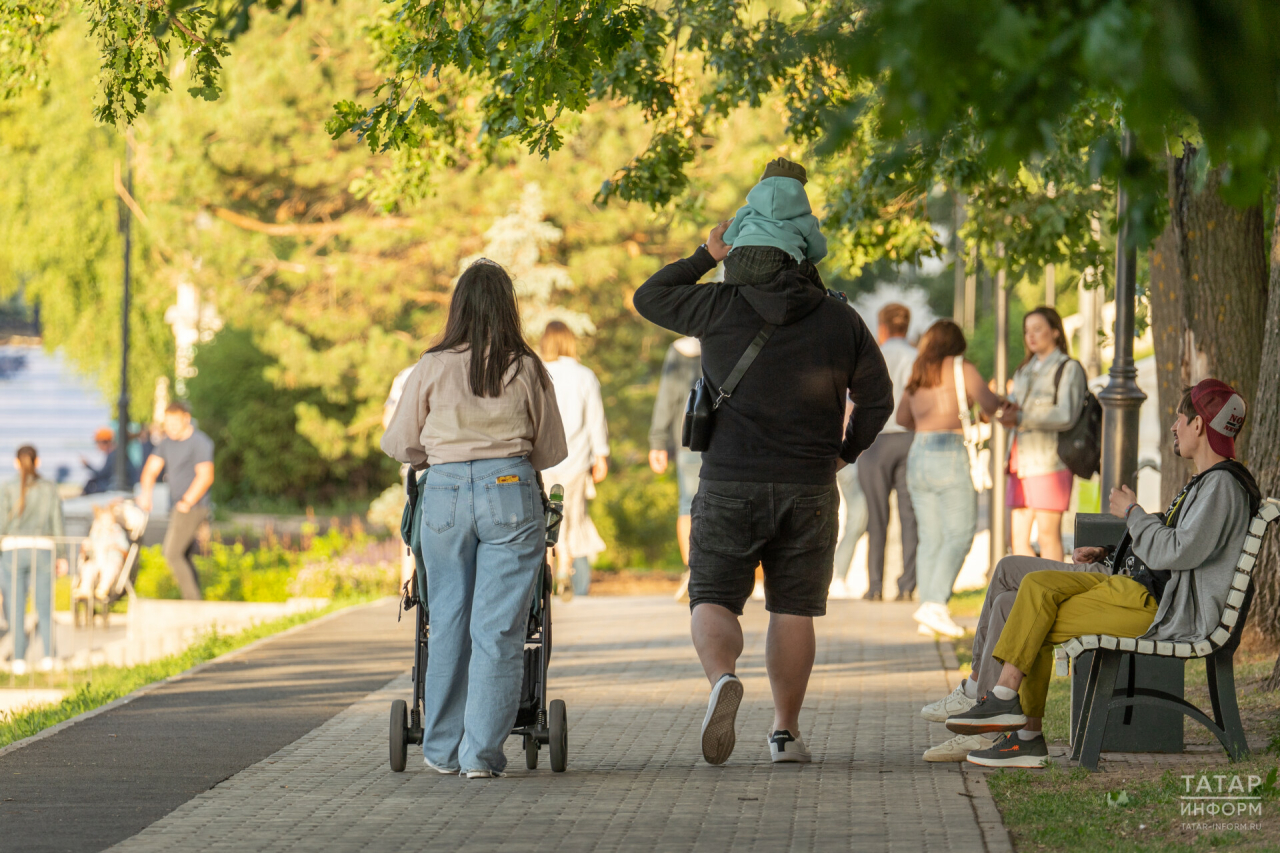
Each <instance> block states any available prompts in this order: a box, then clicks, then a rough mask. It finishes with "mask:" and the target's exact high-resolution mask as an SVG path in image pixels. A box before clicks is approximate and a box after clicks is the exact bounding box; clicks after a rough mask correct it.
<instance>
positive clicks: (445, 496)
mask: <svg viewBox="0 0 1280 853" xmlns="http://www.w3.org/2000/svg"><path fill="white" fill-rule="evenodd" d="M457 506H458V487H457V486H427V487H426V488H425V489H423V490H422V520H423V522H424V523H425V524H426V525H427V527H429V528H431V529H432V530H434V531H435V532H436V533H443V532H444V531H446V530H448V529H449V528H450V527H453V516H454V513H455V512H456V510H457Z"/></svg>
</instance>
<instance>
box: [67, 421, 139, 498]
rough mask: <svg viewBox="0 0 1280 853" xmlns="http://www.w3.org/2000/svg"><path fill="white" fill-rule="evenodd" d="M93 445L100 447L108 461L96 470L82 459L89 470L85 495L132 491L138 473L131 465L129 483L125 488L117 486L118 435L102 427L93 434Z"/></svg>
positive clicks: (87, 461)
mask: <svg viewBox="0 0 1280 853" xmlns="http://www.w3.org/2000/svg"><path fill="white" fill-rule="evenodd" d="M93 443H94V444H96V445H97V446H98V450H100V451H102V452H103V453H105V454H106V460H105V461H104V462H103V463H102V467H100V468H95V467H93V466H92V465H90V464H89V460H88V459H85V458H84V457H83V456H81V457H80V461H81V462H82V463H84V467H86V468H88V469H89V482H87V483H85V486H84V494H86V495H92V494H97V493H98V492H111V491H128V490H129V489H132V488H133V482H134V480H136V479H137V471H136V470H135V469H134V466H133V465H129V480H130V481H129V483H128V484H126V485H124V486H117V485H116V434H115V433H114V432H112V431H111V429H110V428H108V427H100V428H99V429H98V431H97V432H95V433H94V434H93Z"/></svg>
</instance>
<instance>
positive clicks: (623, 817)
mask: <svg viewBox="0 0 1280 853" xmlns="http://www.w3.org/2000/svg"><path fill="white" fill-rule="evenodd" d="M912 606H913V605H910V604H896V603H871V602H862V601H833V602H831V605H830V608H829V612H828V615H827V616H826V617H825V618H823V619H821V620H819V621H818V658H817V663H816V665H815V667H814V672H813V678H812V680H811V682H810V686H809V693H808V695H807V698H806V701H805V705H804V711H803V713H802V715H801V725H802V726H803V728H804V731H803V735H804V737H805V738H806V740H807V741H808V744H809V747H810V749H811V750H812V752H813V754H814V758H815V761H814V763H813V764H811V765H779V766H774V765H772V764H771V763H770V761H769V750H768V744H767V742H766V737H767V735H768V730H769V725H770V723H771V718H772V704H771V702H770V698H769V686H768V680H767V677H766V675H765V669H764V629H765V626H766V624H767V618H768V617H767V614H765V613H764V611H763V608H762V607H761V606H760V605H759V604H758V603H754V602H753V603H751V604H749V605H748V610H747V615H746V617H745V618H744V629H745V639H746V642H745V651H744V654H743V657H742V660H741V665H740V668H739V675H740V677H741V678H742V679H743V683H744V686H745V690H746V694H745V697H744V700H743V705H742V708H741V711H740V712H739V718H738V744H737V748H736V749H735V751H734V754H733V757H732V758H731V759H730V760H729V762H728V763H727V764H725V765H723V766H720V767H712V766H709V765H707V764H706V763H704V762H703V761H702V758H701V755H700V752H699V746H698V744H699V728H700V726H701V723H702V718H703V715H704V713H705V710H706V700H707V691H708V685H707V683H706V680H705V678H704V677H703V675H702V671H701V667H700V666H699V665H698V662H697V658H696V656H695V654H694V652H693V649H692V645H691V643H690V641H689V635H688V629H689V615H688V609H687V607H684V606H681V605H677V604H674V603H673V602H671V601H670V600H668V599H663V598H595V599H592V598H586V599H577V600H575V601H573V602H571V603H569V604H566V605H561V604H557V605H556V608H555V617H554V618H555V643H556V645H555V649H554V654H553V659H552V667H551V674H550V685H551V689H550V697H551V698H561V699H564V700H565V701H566V703H567V705H568V711H569V770H568V772H566V773H563V774H558V773H552V772H551V770H550V768H549V767H548V766H547V765H548V756H547V753H546V751H545V750H544V751H543V754H542V758H543V762H542V766H541V767H540V768H539V769H538V770H533V771H529V770H526V769H525V766H524V760H523V753H522V751H521V748H520V747H521V745H520V742H519V740H518V739H515V738H512V739H510V740H508V742H507V755H508V758H509V760H510V766H509V768H508V770H509V776H508V777H507V778H504V779H497V780H490V781H471V782H468V781H467V780H465V779H462V778H459V777H456V776H443V775H440V774H438V773H436V772H434V771H431V770H429V769H427V768H426V767H424V766H423V764H422V760H421V753H420V752H413V751H411V753H410V760H409V767H408V769H407V770H406V772H404V773H393V772H391V770H390V769H389V767H388V764H387V717H388V711H389V704H390V702H391V700H392V699H393V698H402V697H404V698H407V696H408V692H409V689H408V684H409V679H408V677H407V675H406V676H401V677H400V678H397V679H396V680H394V681H392V682H391V683H390V684H388V685H387V686H386V687H384V688H383V689H382V690H379V691H377V692H375V693H372V694H370V695H369V696H367V697H366V698H364V699H363V700H361V701H359V702H356V703H355V704H354V705H352V706H350V707H349V708H348V709H347V710H345V711H343V712H342V713H340V714H338V715H337V716H336V717H334V718H332V719H331V720H329V722H327V723H325V724H324V725H322V726H320V727H319V728H316V729H314V730H313V731H311V732H310V733H308V734H307V735H305V736H303V737H302V738H300V739H299V740H297V741H296V742H294V743H292V744H290V745H289V746H287V747H285V748H283V749H281V750H279V751H278V752H276V753H275V754H274V755H272V756H270V757H268V758H266V759H264V760H263V761H261V762H259V763H258V764H255V765H253V766H252V767H249V768H247V769H246V770H244V771H242V772H240V773H238V774H236V775H235V776H233V777H231V778H230V779H228V780H226V781H225V782H223V783H221V784H219V785H218V786H217V787H215V788H213V789H211V790H209V791H207V792H205V793H203V794H201V795H199V796H197V797H195V798H194V799H192V800H191V801H189V802H187V803H186V804H185V805H183V806H181V807H179V808H178V809H177V810H175V811H174V812H172V813H171V814H169V815H168V816H167V817H165V818H163V819H161V820H159V821H157V822H156V823H154V824H152V825H151V826H150V827H148V828H147V829H145V830H144V831H143V832H141V833H139V834H138V835H136V836H134V837H132V838H130V839H128V840H126V841H124V842H122V843H121V844H119V845H117V846H116V847H113V848H111V849H112V850H116V851H122V852H123V851H128V853H147V852H148V851H157V853H158V852H159V851H164V853H169V851H173V850H194V849H200V850H209V851H236V853H241V851H272V852H273V853H274V851H295V850H298V851H301V850H305V851H309V853H310V851H315V852H316V853H344V851H351V853H356V851H399V850H404V851H411V850H412V851H420V850H422V849H424V848H426V847H427V846H428V845H430V846H431V847H432V848H433V849H443V850H449V851H506V850H511V851H516V850H519V851H522V853H523V851H554V853H576V851H638V853H653V851H718V850H733V851H756V850H759V851H777V850H784V849H791V850H859V851H864V850H891V851H898V850H901V851H952V850H955V851H982V850H986V849H988V845H987V844H984V837H983V832H982V829H981V828H980V826H979V822H978V819H977V817H975V806H974V803H973V799H974V797H975V794H974V793H973V792H971V791H969V790H968V789H967V788H966V782H965V777H964V775H963V774H962V773H961V772H960V768H959V767H958V766H957V765H954V764H933V765H930V764H926V763H924V762H923V761H921V760H920V753H921V752H923V751H924V750H925V749H926V748H928V747H929V746H931V745H933V744H934V743H935V742H939V741H940V740H942V739H945V737H946V736H947V734H946V732H945V731H944V730H943V728H942V726H941V725H938V724H931V723H927V722H925V721H924V720H922V719H921V718H920V717H919V714H918V711H919V709H920V706H921V705H923V704H924V703H926V702H928V701H931V700H933V699H936V698H938V697H940V696H942V695H945V694H946V693H947V692H948V691H949V689H950V687H949V685H948V684H947V680H946V676H945V673H944V671H943V669H942V663H941V658H940V657H939V653H938V650H937V647H936V645H935V643H934V642H933V641H932V640H931V639H929V638H927V637H922V636H920V635H919V634H917V633H916V630H915V623H914V622H912V621H911V618H910V611H911V608H912ZM410 655H411V649H409V648H406V649H405V658H406V663H407V662H408V661H409V660H410V659H411V658H410ZM981 791H982V795H983V796H986V795H985V787H983V788H982V789H981ZM988 802H989V798H988ZM987 823H988V824H989V823H990V819H989V816H988V820H987ZM996 829H999V828H998V827H996ZM997 846H998V845H990V847H991V849H995V848H996V847H997Z"/></svg>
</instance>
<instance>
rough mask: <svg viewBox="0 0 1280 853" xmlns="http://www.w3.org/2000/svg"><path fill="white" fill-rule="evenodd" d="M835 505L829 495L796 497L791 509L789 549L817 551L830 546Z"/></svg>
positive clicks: (834, 527) (834, 522) (833, 529)
mask: <svg viewBox="0 0 1280 853" xmlns="http://www.w3.org/2000/svg"><path fill="white" fill-rule="evenodd" d="M837 506H838V505H837V504H836V503H835V502H834V501H832V500H831V495H805V496H802V497H798V498H796V500H795V503H794V504H793V505H792V509H791V524H790V530H789V533H790V536H789V537H788V538H789V539H790V540H791V541H790V543H789V544H790V545H791V547H793V548H795V549H797V550H800V551H817V550H821V549H823V548H827V547H829V546H830V545H831V540H832V538H833V536H834V535H835V529H836V518H835V516H836V512H837Z"/></svg>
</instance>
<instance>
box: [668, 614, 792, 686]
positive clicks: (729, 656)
mask: <svg viewBox="0 0 1280 853" xmlns="http://www.w3.org/2000/svg"><path fill="white" fill-rule="evenodd" d="M691 631H692V633H693V647H694V649H696V650H697V652H698V660H699V661H701V662H702V671H703V672H705V673H706V675H707V681H710V682H711V683H712V685H714V684H715V683H716V682H717V681H719V680H720V676H722V675H724V674H725V673H726V672H734V671H735V670H736V669H737V666H738V658H739V657H740V656H741V655H742V625H741V624H740V623H739V622H738V617H737V616H736V615H734V613H733V611H731V610H730V609H729V608H727V607H721V606H720V605H719V604H699V605H698V606H697V607H695V608H693V617H692V620H691ZM801 695H802V696H803V694H801Z"/></svg>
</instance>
